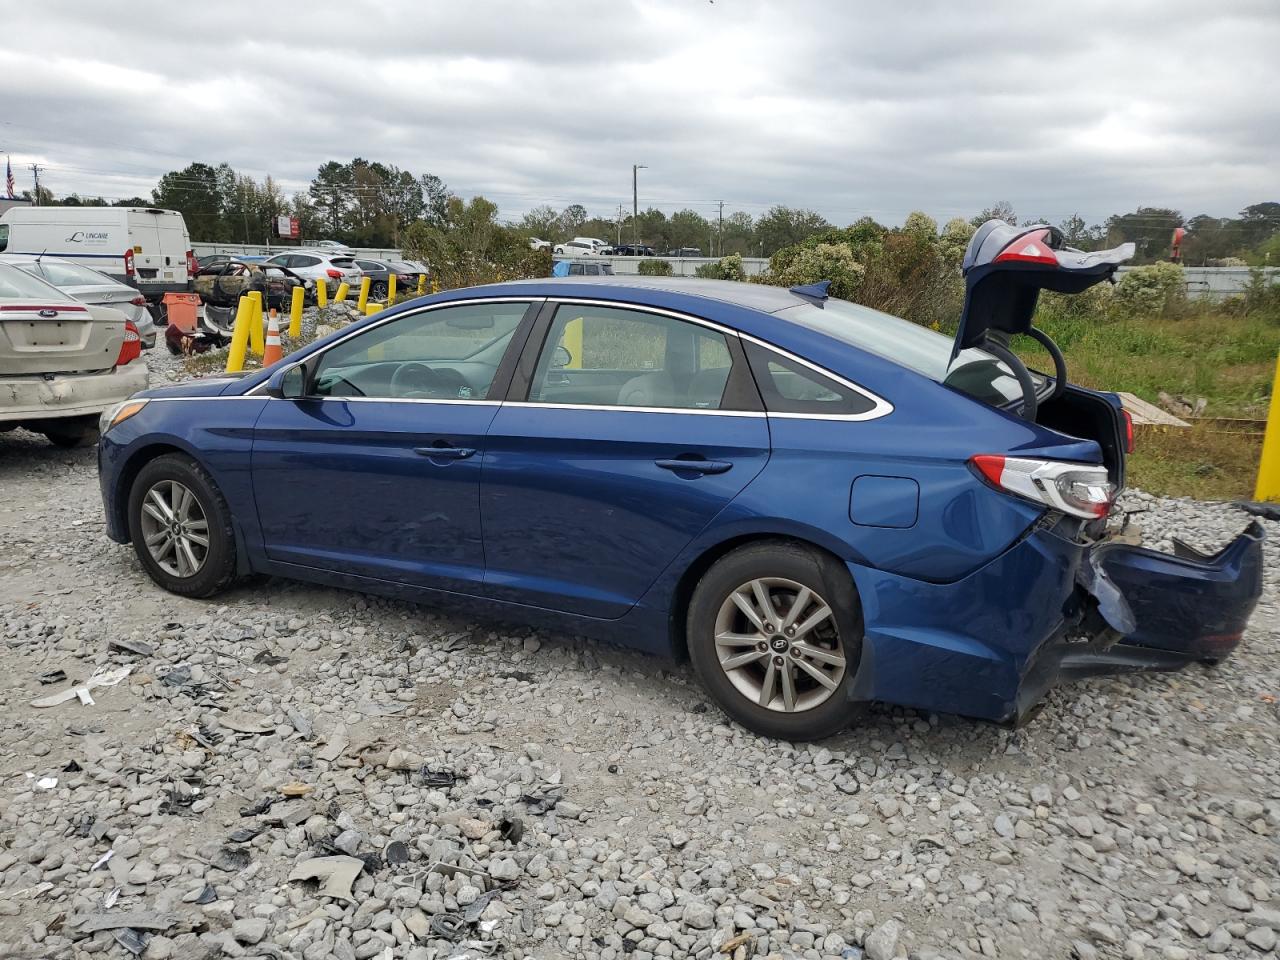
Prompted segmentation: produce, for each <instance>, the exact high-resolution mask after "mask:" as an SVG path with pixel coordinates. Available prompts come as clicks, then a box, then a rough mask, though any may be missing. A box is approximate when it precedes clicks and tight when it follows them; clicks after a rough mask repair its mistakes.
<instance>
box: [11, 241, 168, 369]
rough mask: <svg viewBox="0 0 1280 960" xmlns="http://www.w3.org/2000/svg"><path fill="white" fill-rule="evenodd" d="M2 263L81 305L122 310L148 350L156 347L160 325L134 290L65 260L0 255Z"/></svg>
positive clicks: (143, 298) (95, 271)
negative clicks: (50, 286) (10, 265)
mask: <svg viewBox="0 0 1280 960" xmlns="http://www.w3.org/2000/svg"><path fill="white" fill-rule="evenodd" d="M0 262H4V263H12V264H13V265H14V266H15V267H17V268H18V269H19V270H23V271H25V272H26V273H29V274H31V275H32V276H33V277H38V278H40V279H41V280H43V281H44V282H45V283H50V284H53V286H55V287H57V288H58V289H59V290H61V291H62V292H63V293H65V294H67V295H69V296H71V297H74V298H75V299H76V300H79V301H80V302H81V303H89V304H92V305H94V306H96V307H110V308H111V309H113V310H119V311H120V312H121V313H122V314H124V318H125V319H126V320H129V321H131V322H132V323H133V325H134V327H136V328H137V330H138V336H139V338H141V340H142V347H143V349H144V350H150V349H151V348H152V347H154V346H155V345H156V325H155V321H154V320H153V319H152V318H151V311H150V310H148V309H147V300H146V298H145V297H144V296H143V295H142V294H141V293H139V292H138V291H137V290H136V289H134V288H133V287H130V286H128V285H126V284H123V283H120V282H119V281H118V280H113V279H112V278H111V277H108V276H107V275H106V274H105V273H99V272H98V271H97V270H90V269H89V268H88V267H82V266H80V265H79V264H78V263H72V262H71V261H70V260H64V259H62V258H61V257H20V256H17V255H16V254H0Z"/></svg>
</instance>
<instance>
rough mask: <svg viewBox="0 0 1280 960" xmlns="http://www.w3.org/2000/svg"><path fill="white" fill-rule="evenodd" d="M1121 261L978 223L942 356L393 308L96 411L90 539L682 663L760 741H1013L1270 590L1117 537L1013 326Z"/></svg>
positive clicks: (558, 296) (758, 294)
mask: <svg viewBox="0 0 1280 960" xmlns="http://www.w3.org/2000/svg"><path fill="white" fill-rule="evenodd" d="M1126 252H1127V251H1124V250H1120V251H1114V252H1110V253H1108V254H1088V255H1084V254H1078V253H1077V252H1074V251H1069V250H1067V249H1065V248H1064V247H1062V245H1061V238H1060V237H1059V236H1058V235H1057V234H1056V232H1054V231H1053V230H1052V229H1051V228H1048V227H1043V228H1036V229H1035V230H1030V231H1028V230H1027V229H1026V228H1011V227H1007V226H1005V225H998V226H997V225H990V224H989V225H987V226H986V227H984V228H983V229H982V230H981V231H980V232H979V235H978V236H976V237H975V238H974V245H973V246H972V247H971V249H970V253H969V256H968V257H967V259H966V279H967V282H968V297H967V299H966V306H965V314H964V316H963V317H962V318H961V323H960V333H959V335H958V337H957V339H956V341H955V342H954V343H953V342H951V341H950V340H949V339H948V338H946V337H943V336H941V335H939V334H937V333H935V332H933V331H930V330H927V329H924V328H922V327H919V326H916V325H913V324H911V323H908V322H905V321H903V320H899V319H896V318H894V317H890V316H887V315H884V314H881V313H877V312H875V311H872V310H869V309H866V308H864V307H859V306H856V305H853V304H850V303H847V302H843V301H840V300H836V299H834V298H831V297H829V296H827V292H826V287H825V285H823V284H817V285H813V286H808V287H796V288H793V289H791V290H786V289H782V288H778V287H770V286H762V285H757V284H739V283H729V282H721V281H712V280H692V279H679V278H669V277H652V278H648V277H637V278H624V277H600V278H565V279H562V280H557V279H548V280H531V281H520V282H512V283H503V284H498V285H494V286H488V287H479V288H471V289H465V290H454V291H450V292H447V293H441V294H439V295H436V296H431V297H427V298H424V299H419V300H415V301H413V302H412V303H409V304H406V305H404V306H402V307H399V308H396V309H392V310H387V311H384V312H382V313H380V314H378V315H376V316H374V317H370V318H367V319H365V320H363V321H361V322H359V323H356V324H353V325H352V326H349V327H347V328H345V329H342V330H340V331H338V332H336V333H334V334H332V335H330V336H328V337H326V338H324V339H323V340H320V341H318V342H316V343H314V344H312V345H311V346H309V347H306V348H304V349H302V350H300V351H298V352H297V353H295V354H293V355H291V356H289V357H287V358H286V359H285V360H284V361H282V362H280V363H278V364H276V365H275V366H273V367H271V368H270V369H267V370H264V371H260V372H255V373H252V374H250V375H248V376H244V377H241V378H236V379H206V380H197V381H192V382H189V383H184V384H179V385H175V386H168V387H161V388H158V389H153V390H149V391H146V392H144V393H142V394H139V395H137V396H136V397H134V398H132V399H131V400H130V401H128V402H126V403H124V404H121V405H120V406H118V407H117V408H115V409H114V410H111V411H108V412H107V413H106V414H105V415H104V418H103V423H102V441H101V444H100V447H99V467H100V477H101V485H102V494H103V499H104V502H105V507H106V517H107V530H108V533H109V535H110V537H111V538H112V539H113V540H116V541H118V542H120V543H127V542H132V543H133V545H134V547H135V549H136V550H137V554H138V557H139V558H140V560H141V562H142V565H143V567H144V568H145V569H146V570H147V571H148V573H149V574H150V575H151V576H152V578H153V579H154V580H155V581H156V582H157V583H159V584H160V585H161V586H163V587H165V588H166V589H168V590H171V591H173V592H175V593H178V594H182V595H185V596H193V597H207V596H211V595H213V594H215V593H217V592H218V591H220V590H223V589H225V588H226V587H228V586H229V585H230V584H232V583H233V582H234V581H235V580H236V579H237V578H239V577H241V576H244V575H247V574H251V573H267V574H274V575H279V576H285V577H293V578H298V579H303V580H309V581H313V582H317V583H322V584H328V585H332V586H335V587H345V588H350V589H356V590H363V591H368V592H371V593H379V594H385V595H389V596H395V597H400V598H405V599H410V600H417V601H422V602H431V603H436V602H445V601H448V602H450V603H452V604H455V605H457V606H459V607H461V608H463V609H467V610H472V611H474V610H475V609H478V608H483V609H485V610H488V611H490V612H492V613H493V614H495V615H497V616H498V617H500V618H505V619H508V620H520V621H524V622H536V623H538V624H539V625H542V626H551V627H553V628H557V629H563V630H566V631H571V632H575V633H582V634H590V635H596V636H602V637H608V638H611V639H614V640H617V641H620V642H623V643H627V644H631V645H633V646H635V647H639V648H642V649H644V650H648V651H652V652H654V653H662V654H666V655H670V656H675V657H678V658H683V657H687V658H688V659H689V660H690V661H691V662H692V666H693V669H694V671H695V672H696V674H697V676H698V677H699V679H700V680H701V682H702V683H703V685H704V686H705V688H706V689H707V691H708V692H709V693H710V695H711V696H712V697H714V699H715V700H716V701H717V702H718V703H719V704H720V706H721V707H722V708H723V709H724V711H725V712H726V713H727V714H728V715H729V716H731V717H732V718H734V719H735V720H737V721H738V722H740V723H742V724H743V725H745V726H746V727H749V728H750V729H752V730H754V731H758V732H760V733H762V734H765V735H769V736H776V737H785V738H789V739H797V740H801V739H810V738H816V737H822V736H826V735H828V734H830V733H832V732H834V731H837V730H839V729H840V728H841V727H842V726H844V725H846V724H847V723H849V721H850V717H851V706H850V705H851V703H852V702H854V701H867V700H879V701H886V702H891V703H895V704H902V705H905V706H911V707H919V708H924V709H929V710H939V711H947V712H954V713H960V714H965V715H970V716H975V717H982V718H988V719H992V720H1000V721H1017V720H1019V719H1021V718H1024V717H1025V716H1027V715H1028V713H1029V712H1030V711H1031V710H1032V708H1033V707H1034V706H1035V705H1036V703H1037V701H1038V700H1039V699H1040V698H1041V696H1042V695H1043V693H1044V692H1045V691H1046V690H1047V689H1048V688H1049V687H1050V686H1051V685H1052V684H1054V683H1055V682H1056V681H1057V680H1059V679H1063V678H1067V677H1074V676H1084V675H1089V674H1094V673H1102V672H1113V671H1117V670H1133V669H1173V668H1176V667H1179V666H1182V665H1183V664H1186V663H1190V662H1195V661H1205V660H1216V659H1219V658H1221V657H1222V656H1225V655H1226V654H1227V653H1228V652H1229V651H1230V650H1231V649H1232V648H1233V647H1234V646H1235V645H1236V644H1237V643H1238V642H1239V640H1240V637H1241V633H1242V632H1243V630H1244V628H1245V624H1246V623H1247V620H1248V617H1249V615H1250V613H1251V611H1252V609H1253V606H1254V604H1255V603H1256V600H1257V598H1258V596H1259V593H1260V591H1261V556H1260V554H1261V550H1260V540H1261V532H1260V530H1259V529H1258V528H1256V527H1252V528H1250V529H1249V530H1247V531H1245V532H1244V533H1243V534H1241V536H1240V537H1238V538H1237V539H1236V540H1235V541H1234V542H1233V543H1231V544H1229V545H1227V546H1226V547H1225V548H1224V549H1223V550H1222V551H1221V552H1220V553H1218V554H1216V555H1213V556H1202V555H1196V554H1194V553H1193V552H1190V551H1186V550H1184V551H1180V552H1179V554H1178V555H1177V556H1173V555H1166V554H1160V553H1156V552H1154V551H1150V550H1145V549H1141V548H1139V547H1134V546H1129V545H1125V544H1123V543H1121V542H1118V541H1117V540H1115V539H1113V538H1112V535H1111V532H1110V531H1111V529H1112V528H1111V527H1110V526H1109V525H1108V520H1107V517H1108V513H1109V511H1110V509H1111V505H1112V503H1113V501H1114V499H1115V496H1116V493H1117V491H1118V490H1119V489H1120V487H1121V485H1122V483H1123V479H1124V458H1125V452H1126V445H1127V441H1128V439H1129V437H1128V436H1127V434H1128V424H1127V421H1126V419H1125V417H1124V416H1123V415H1122V412H1121V410H1120V407H1119V404H1118V401H1117V400H1116V398H1115V397H1114V396H1113V395H1110V394H1101V393H1095V392H1091V391H1088V390H1084V389H1081V388H1078V387H1075V386H1073V385H1071V384H1070V383H1069V382H1068V381H1067V379H1066V376H1065V370H1064V369H1063V367H1062V365H1061V354H1060V353H1058V352H1057V350H1056V347H1053V346H1052V341H1049V340H1048V339H1047V338H1044V337H1043V336H1042V335H1038V331H1035V330H1034V328H1033V327H1032V326H1031V315H1032V313H1033V312H1034V307H1035V299H1036V293H1037V292H1038V290H1039V289H1054V290H1060V291H1064V292H1072V291H1073V290H1078V289H1083V288H1084V287H1085V286H1088V285H1089V284H1090V283H1093V282H1097V281H1098V280H1101V279H1104V278H1105V277H1107V276H1109V275H1110V274H1111V273H1112V272H1114V269H1115V266H1116V264H1117V263H1118V262H1119V261H1120V260H1121V259H1123V257H1124V255H1125V254H1126ZM1026 333H1030V334H1031V335H1032V336H1037V338H1038V339H1040V340H1041V342H1042V343H1045V344H1046V347H1045V349H1046V350H1047V351H1048V352H1049V354H1050V356H1051V358H1052V360H1053V367H1054V373H1053V374H1048V373H1037V372H1035V371H1032V370H1028V369H1027V368H1026V367H1025V366H1024V365H1023V364H1022V363H1021V362H1020V360H1019V359H1018V357H1017V355H1015V354H1014V353H1012V352H1011V351H1010V350H1009V349H1008V347H1007V342H1008V337H1009V336H1011V335H1013V334H1026Z"/></svg>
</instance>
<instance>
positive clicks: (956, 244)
mask: <svg viewBox="0 0 1280 960" xmlns="http://www.w3.org/2000/svg"><path fill="white" fill-rule="evenodd" d="M976 229H977V228H976V227H974V225H973V224H972V223H970V222H969V221H968V220H964V219H962V218H960V217H955V218H954V219H952V220H948V221H947V225H946V226H945V227H943V228H942V236H941V237H939V238H938V252H939V253H941V254H942V259H944V260H946V261H947V263H951V264H955V265H956V266H957V267H958V266H959V265H960V261H961V260H963V259H964V252H965V250H966V249H967V248H968V246H969V241H970V240H971V239H973V234H974V232H975V230H976Z"/></svg>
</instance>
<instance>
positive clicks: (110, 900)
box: [102, 887, 121, 910]
mask: <svg viewBox="0 0 1280 960" xmlns="http://www.w3.org/2000/svg"><path fill="white" fill-rule="evenodd" d="M120 889H121V888H120V887H112V888H111V889H110V890H108V891H107V892H106V893H105V894H103V897H102V909H103V910H110V909H111V908H112V907H114V906H115V905H116V901H117V900H119V899H120Z"/></svg>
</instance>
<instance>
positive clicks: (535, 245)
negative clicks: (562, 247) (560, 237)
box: [529, 237, 551, 250]
mask: <svg viewBox="0 0 1280 960" xmlns="http://www.w3.org/2000/svg"><path fill="white" fill-rule="evenodd" d="M529 249H530V250H550V249H551V241H550V240H539V239H538V238H537V237H530V238H529Z"/></svg>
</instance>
